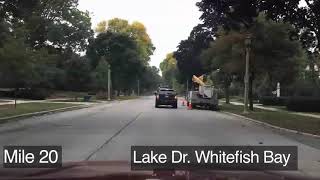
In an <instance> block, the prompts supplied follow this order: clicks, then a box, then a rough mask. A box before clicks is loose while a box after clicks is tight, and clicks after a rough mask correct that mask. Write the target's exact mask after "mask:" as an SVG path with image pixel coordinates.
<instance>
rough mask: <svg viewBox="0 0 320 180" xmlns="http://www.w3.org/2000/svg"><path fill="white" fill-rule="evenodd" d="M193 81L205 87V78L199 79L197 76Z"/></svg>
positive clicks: (193, 77)
mask: <svg viewBox="0 0 320 180" xmlns="http://www.w3.org/2000/svg"><path fill="white" fill-rule="evenodd" d="M192 81H193V82H195V83H198V84H199V85H200V86H204V85H205V84H204V82H203V76H200V77H197V76H195V75H193V76H192Z"/></svg>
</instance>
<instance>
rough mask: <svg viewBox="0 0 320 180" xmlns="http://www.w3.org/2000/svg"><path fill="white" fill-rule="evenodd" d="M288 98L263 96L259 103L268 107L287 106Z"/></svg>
mask: <svg viewBox="0 0 320 180" xmlns="http://www.w3.org/2000/svg"><path fill="white" fill-rule="evenodd" d="M287 100H288V97H279V98H278V97H274V96H261V97H260V98H259V102H260V103H261V104H263V105H266V106H285V105H286V104H287Z"/></svg>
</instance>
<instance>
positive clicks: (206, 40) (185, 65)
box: [174, 25, 213, 83]
mask: <svg viewBox="0 0 320 180" xmlns="http://www.w3.org/2000/svg"><path fill="white" fill-rule="evenodd" d="M211 41H213V37H212V34H211V31H208V29H206V28H203V26H202V25H198V26H196V27H195V28H194V29H193V30H192V32H191V33H190V36H189V38H188V39H187V40H183V41H181V42H180V44H179V45H178V50H177V51H175V52H174V58H175V59H176V60H177V67H178V69H179V76H178V81H179V82H180V83H185V81H186V80H188V81H190V82H191V78H192V76H193V75H202V74H203V73H205V69H204V67H203V66H202V63H201V61H200V59H199V56H200V54H201V52H202V50H204V49H206V48H208V47H209V44H210V42H211Z"/></svg>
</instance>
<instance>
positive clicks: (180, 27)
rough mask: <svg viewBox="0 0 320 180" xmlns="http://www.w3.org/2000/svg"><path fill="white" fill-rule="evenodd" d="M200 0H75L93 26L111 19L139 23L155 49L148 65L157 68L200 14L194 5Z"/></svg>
mask: <svg viewBox="0 0 320 180" xmlns="http://www.w3.org/2000/svg"><path fill="white" fill-rule="evenodd" d="M198 1H200V0H79V8H80V9H81V10H88V11H89V12H90V13H91V18H92V24H93V27H95V26H96V25H97V23H98V22H100V21H102V20H109V19H112V18H115V17H118V18H122V19H127V20H129V22H132V21H139V22H141V23H143V24H144V25H145V26H146V28H147V32H148V34H149V36H150V38H151V39H152V42H153V44H154V46H155V47H156V50H155V52H154V55H153V56H152V57H151V63H150V65H153V66H157V67H159V64H160V62H161V61H162V60H163V59H164V58H165V56H166V54H167V53H170V52H173V51H175V50H176V47H177V46H178V44H179V42H180V41H181V40H184V39H186V38H187V37H188V36H189V34H190V32H191V30H192V29H193V27H194V26H196V25H197V24H199V23H200V20H199V17H200V15H201V13H200V12H199V11H198V7H197V6H196V5H195V4H196V2H198Z"/></svg>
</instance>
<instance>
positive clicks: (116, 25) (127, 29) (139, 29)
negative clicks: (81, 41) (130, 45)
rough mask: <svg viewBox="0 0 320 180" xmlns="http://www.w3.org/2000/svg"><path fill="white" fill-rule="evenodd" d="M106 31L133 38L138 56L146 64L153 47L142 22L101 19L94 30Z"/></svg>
mask: <svg viewBox="0 0 320 180" xmlns="http://www.w3.org/2000/svg"><path fill="white" fill-rule="evenodd" d="M107 31H108V32H112V33H115V34H124V35H127V36H129V37H131V38H132V39H134V41H135V42H136V44H137V48H138V51H139V53H138V54H139V58H140V59H141V60H142V61H143V63H144V64H145V65H147V64H148V62H149V61H150V56H151V55H152V54H153V51H154V50H155V47H154V46H153V44H152V41H151V39H150V37H149V35H148V33H147V29H146V28H145V26H144V25H143V24H142V23H140V22H138V21H135V22H133V23H132V24H129V22H128V21H127V20H124V19H120V18H114V19H110V20H109V21H102V22H100V23H99V24H98V25H97V27H96V32H98V33H105V32H107Z"/></svg>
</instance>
